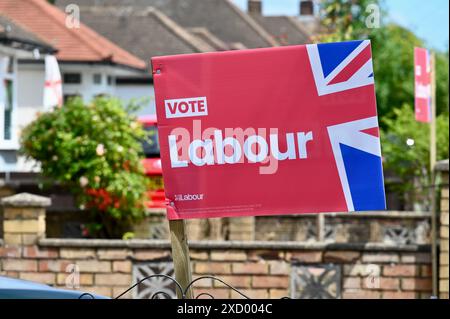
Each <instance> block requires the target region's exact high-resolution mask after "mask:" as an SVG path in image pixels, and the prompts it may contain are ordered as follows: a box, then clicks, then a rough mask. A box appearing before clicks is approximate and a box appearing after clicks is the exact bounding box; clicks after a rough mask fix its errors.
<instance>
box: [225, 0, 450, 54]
mask: <svg viewBox="0 0 450 319" xmlns="http://www.w3.org/2000/svg"><path fill="white" fill-rule="evenodd" d="M232 1H233V2H234V3H235V4H237V5H238V6H239V7H240V8H242V9H243V10H246V9H247V0H232ZM262 1H263V14H264V15H280V14H284V15H297V14H298V7H299V2H300V0H262ZM384 4H385V7H386V9H387V14H388V19H389V20H390V21H393V22H396V23H398V24H400V25H402V26H405V27H407V28H409V29H410V30H412V31H414V33H416V34H417V35H418V36H419V37H420V38H422V39H423V40H425V41H426V44H427V46H429V47H430V48H434V49H438V50H442V51H446V50H447V49H448V44H449V41H448V38H449V18H448V17H449V1H448V0H384Z"/></svg>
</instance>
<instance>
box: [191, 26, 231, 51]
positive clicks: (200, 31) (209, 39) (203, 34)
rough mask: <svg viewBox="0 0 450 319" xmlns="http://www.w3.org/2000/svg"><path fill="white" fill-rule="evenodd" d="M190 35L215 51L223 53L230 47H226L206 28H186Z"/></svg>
mask: <svg viewBox="0 0 450 319" xmlns="http://www.w3.org/2000/svg"><path fill="white" fill-rule="evenodd" d="M187 30H188V31H189V32H190V33H192V34H193V35H195V36H196V37H197V38H200V39H202V40H203V41H204V42H206V43H208V45H210V46H211V47H213V48H214V49H215V50H217V51H225V50H230V49H231V48H230V46H229V45H227V44H226V43H225V42H224V41H222V40H221V39H219V38H218V37H216V36H215V35H214V34H212V33H211V32H209V30H208V29H206V28H201V27H197V28H188V29H187Z"/></svg>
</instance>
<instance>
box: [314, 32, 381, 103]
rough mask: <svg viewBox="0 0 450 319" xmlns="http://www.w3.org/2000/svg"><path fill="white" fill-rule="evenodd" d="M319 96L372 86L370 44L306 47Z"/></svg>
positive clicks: (365, 41) (330, 44) (349, 43)
mask: <svg viewBox="0 0 450 319" xmlns="http://www.w3.org/2000/svg"><path fill="white" fill-rule="evenodd" d="M306 48H307V51H308V56H309V61H310V63H311V68H312V71H313V75H314V81H315V83H316V88H317V93H318V95H319V96H322V95H326V94H331V93H336V92H341V91H345V90H350V89H354V88H358V87H362V86H366V85H372V84H374V79H373V66H372V54H371V47H370V41H369V40H363V41H350V42H338V43H323V44H309V45H307V46H306Z"/></svg>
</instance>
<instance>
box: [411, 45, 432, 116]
mask: <svg viewBox="0 0 450 319" xmlns="http://www.w3.org/2000/svg"><path fill="white" fill-rule="evenodd" d="M414 79H415V81H414V84H415V85H414V87H415V90H414V93H415V94H414V96H415V113H416V120H417V121H419V122H425V123H429V122H431V64H430V53H429V51H428V50H427V49H423V48H414Z"/></svg>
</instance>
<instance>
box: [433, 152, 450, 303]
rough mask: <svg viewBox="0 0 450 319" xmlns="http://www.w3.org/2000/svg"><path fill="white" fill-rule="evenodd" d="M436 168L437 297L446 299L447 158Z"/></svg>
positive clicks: (447, 279)
mask: <svg viewBox="0 0 450 319" xmlns="http://www.w3.org/2000/svg"><path fill="white" fill-rule="evenodd" d="M436 169H437V170H438V171H439V172H440V176H441V185H442V186H441V196H440V197H441V203H440V211H441V212H440V229H439V235H438V237H439V247H440V250H439V286H438V288H439V297H440V298H445V299H448V297H449V295H448V289H449V278H448V276H449V275H448V267H449V261H448V227H449V225H448V224H449V223H448V214H449V212H448V200H449V190H448V160H447V161H442V162H439V163H438V164H437V166H436Z"/></svg>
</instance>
